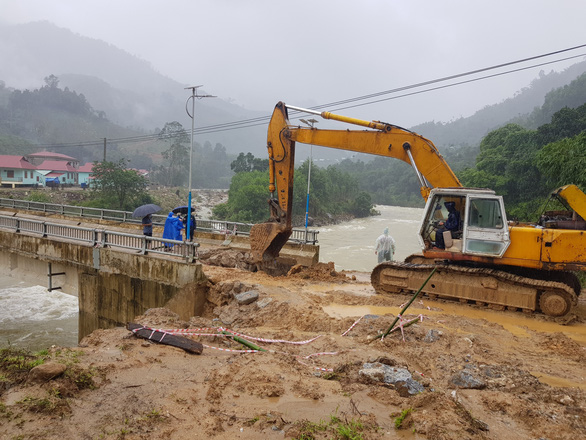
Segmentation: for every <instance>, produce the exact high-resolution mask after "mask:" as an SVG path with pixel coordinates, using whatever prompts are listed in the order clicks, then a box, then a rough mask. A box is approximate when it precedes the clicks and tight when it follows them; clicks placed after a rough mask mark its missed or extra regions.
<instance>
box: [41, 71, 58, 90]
mask: <svg viewBox="0 0 586 440" xmlns="http://www.w3.org/2000/svg"><path fill="white" fill-rule="evenodd" d="M43 80H44V81H45V84H46V85H47V87H49V88H51V89H56V88H57V87H58V86H59V78H57V77H56V76H55V75H53V74H51V75H49V76H46V77H45V78H43Z"/></svg>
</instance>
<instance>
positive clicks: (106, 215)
mask: <svg viewBox="0 0 586 440" xmlns="http://www.w3.org/2000/svg"><path fill="white" fill-rule="evenodd" d="M0 207H5V208H13V209H24V210H27V211H40V212H45V213H50V214H61V215H68V216H72V217H82V218H90V219H99V220H112V221H119V222H124V223H136V224H140V223H141V219H137V218H134V217H132V212H129V211H116V210H113V209H100V208H85V207H82V206H73V205H59V204H55V203H43V202H31V201H28V200H14V199H6V198H0ZM166 219H167V215H160V214H153V225H157V226H163V225H164V224H165V220H166ZM196 220H197V229H198V230H200V231H207V232H215V233H218V234H225V235H245V236H246V235H249V234H250V228H251V227H252V225H253V224H252V223H240V222H229V221H224V220H212V219H201V218H198V219H196ZM318 233H319V231H316V230H315V229H308V230H307V231H306V230H305V229H301V228H293V233H292V234H291V237H289V241H290V242H293V243H304V244H316V243H317V242H318V240H317V234H318Z"/></svg>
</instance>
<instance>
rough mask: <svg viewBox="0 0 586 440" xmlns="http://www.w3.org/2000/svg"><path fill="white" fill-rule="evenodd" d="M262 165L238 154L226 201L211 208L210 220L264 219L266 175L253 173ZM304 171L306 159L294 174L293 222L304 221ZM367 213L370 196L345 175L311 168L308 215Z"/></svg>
mask: <svg viewBox="0 0 586 440" xmlns="http://www.w3.org/2000/svg"><path fill="white" fill-rule="evenodd" d="M263 163H264V161H258V160H257V159H255V158H254V156H252V154H250V153H249V154H248V155H246V156H244V155H243V154H242V155H240V156H239V157H238V159H236V161H234V162H232V169H233V170H239V171H238V172H237V173H236V175H235V176H234V177H233V178H232V182H231V184H230V190H229V193H228V202H227V203H224V204H222V205H218V206H216V207H215V208H214V211H213V214H214V217H216V218H222V219H225V220H231V221H240V222H253V223H256V222H260V221H264V220H266V219H267V218H268V215H269V209H268V207H267V200H268V198H269V193H268V183H269V173H268V171H261V170H254V169H255V167H257V168H263V166H264V165H263ZM308 171H309V160H307V161H305V162H304V163H303V164H302V165H301V166H300V167H299V168H297V170H296V171H295V180H294V183H293V216H294V218H295V217H296V218H297V223H303V219H304V218H305V210H306V202H307V179H308ZM371 213H372V201H371V198H370V195H369V194H368V193H366V192H364V191H360V190H359V189H358V183H357V182H356V180H355V179H354V178H352V177H351V176H350V175H349V174H348V173H346V172H343V171H341V170H339V169H337V168H335V167H332V166H330V167H328V168H326V169H323V168H319V167H316V166H312V169H311V183H310V201H309V216H311V217H313V218H326V217H329V216H344V215H346V216H355V217H366V216H368V215H370V214H371Z"/></svg>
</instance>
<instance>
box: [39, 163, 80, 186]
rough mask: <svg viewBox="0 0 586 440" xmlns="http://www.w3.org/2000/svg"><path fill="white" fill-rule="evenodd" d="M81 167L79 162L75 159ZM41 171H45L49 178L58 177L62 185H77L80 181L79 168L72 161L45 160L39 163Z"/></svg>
mask: <svg viewBox="0 0 586 440" xmlns="http://www.w3.org/2000/svg"><path fill="white" fill-rule="evenodd" d="M74 163H76V164H77V165H78V167H79V162H77V161H75V162H74ZM36 168H37V170H39V172H42V173H45V176H49V178H53V179H54V178H58V179H59V183H60V184H61V185H67V184H69V185H75V184H78V183H79V178H78V174H77V168H76V167H74V166H73V163H72V162H71V161H65V160H45V161H43V162H41V163H40V164H39V165H37V167H36Z"/></svg>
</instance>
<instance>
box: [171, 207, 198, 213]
mask: <svg viewBox="0 0 586 440" xmlns="http://www.w3.org/2000/svg"><path fill="white" fill-rule="evenodd" d="M188 210H189V206H178V207H177V208H173V211H172V212H173V214H182V215H186V214H187V211H188ZM194 212H195V207H194V206H192V207H191V213H192V214H193V213H194Z"/></svg>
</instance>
